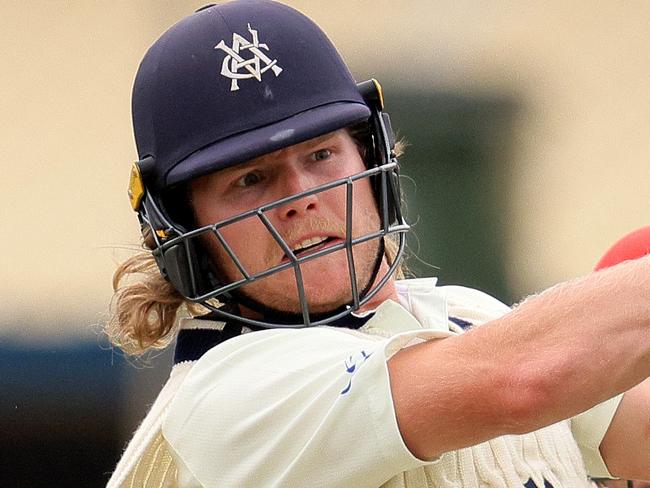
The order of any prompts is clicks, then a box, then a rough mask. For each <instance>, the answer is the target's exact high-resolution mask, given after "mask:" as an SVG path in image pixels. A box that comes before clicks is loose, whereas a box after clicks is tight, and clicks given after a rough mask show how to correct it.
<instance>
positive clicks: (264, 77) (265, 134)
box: [132, 0, 370, 190]
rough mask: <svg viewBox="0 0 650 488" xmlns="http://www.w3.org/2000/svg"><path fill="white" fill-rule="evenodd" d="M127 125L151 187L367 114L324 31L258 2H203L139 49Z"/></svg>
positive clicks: (184, 178) (172, 182)
mask: <svg viewBox="0 0 650 488" xmlns="http://www.w3.org/2000/svg"><path fill="white" fill-rule="evenodd" d="M132 110H133V125H134V132H135V139H136V145H137V149H138V155H139V158H140V159H141V160H142V159H144V158H147V157H150V158H152V160H153V164H148V165H147V168H144V169H146V174H143V177H144V179H145V181H146V182H147V186H148V188H149V189H150V190H151V189H154V190H161V189H165V188H168V187H170V186H173V185H176V184H178V183H182V182H185V181H188V180H190V179H192V178H196V177H198V176H201V175H204V174H207V173H210V172H213V171H216V170H219V169H223V168H226V167H229V166H233V165H235V164H238V163H241V162H243V161H247V160H249V159H252V158H255V157H258V156H260V155H262V154H266V153H269V152H272V151H275V150H277V149H281V148H283V147H287V146H290V145H293V144H296V143H298V142H302V141H305V140H307V139H310V138H313V137H316V136H318V135H321V134H324V133H327V132H331V131H333V130H336V129H339V128H342V127H345V126H348V125H351V124H354V123H357V122H361V121H363V120H366V119H368V117H369V116H370V109H369V108H368V106H367V105H366V104H365V103H364V100H363V98H362V96H361V95H360V93H359V91H358V89H357V85H356V83H355V81H354V79H353V78H352V75H351V74H350V71H349V70H348V68H347V66H346V65H345V63H344V62H343V60H342V59H341V56H340V55H339V53H338V52H337V51H336V49H335V47H334V46H333V45H332V43H331V42H330V40H329V39H328V38H327V36H326V35H325V33H324V32H323V31H322V30H321V29H320V28H319V27H318V26H317V25H316V24H315V23H314V22H313V21H311V20H310V19H309V18H307V17H306V16H304V15H303V14H301V13H300V12H298V11H296V10H294V9H292V8H290V7H288V6H286V5H282V4H279V3H276V2H272V1H267V0H235V1H232V2H229V3H225V4H220V5H215V6H211V7H208V8H204V9H202V10H200V11H198V12H196V13H194V14H192V15H190V16H188V17H186V18H184V19H183V20H181V21H180V22H178V23H177V24H175V25H174V26H172V27H171V28H170V29H169V30H168V31H167V32H165V33H164V34H163V35H162V36H161V37H160V38H159V39H158V40H157V41H156V42H155V43H154V44H153V45H152V46H151V48H150V49H149V50H148V51H147V53H146V55H145V57H144V59H143V60H142V62H141V64H140V68H139V70H138V73H137V75H136V79H135V83H134V87H133V98H132Z"/></svg>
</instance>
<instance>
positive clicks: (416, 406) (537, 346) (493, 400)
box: [389, 258, 650, 457]
mask: <svg viewBox="0 0 650 488" xmlns="http://www.w3.org/2000/svg"><path fill="white" fill-rule="evenodd" d="M649 297H650V260H649V259H648V258H645V259H642V260H638V261H636V262H631V263H625V264H624V265H621V266H618V267H616V268H612V269H610V270H605V271H602V272H600V273H597V274H594V275H590V276H587V277H585V278H581V279H578V280H574V281H572V282H569V283H565V284H562V285H558V286H556V287H554V288H552V289H550V290H547V291H546V292H544V293H542V294H540V295H538V296H535V297H533V298H530V299H528V300H526V301H525V302H524V303H522V304H521V305H520V306H518V307H517V308H516V309H515V310H514V311H513V312H512V313H510V314H508V315H506V316H504V317H502V318H500V319H498V320H495V321H493V322H490V323H488V324H485V325H484V326H481V327H477V328H475V329H474V330H472V331H470V332H468V333H467V334H463V335H461V336H458V337H453V338H449V339H445V340H442V341H435V342H429V343H426V344H422V345H419V346H415V347H411V348H408V349H406V350H404V351H402V352H400V353H399V354H397V355H396V356H395V357H394V358H393V359H391V361H390V363H389V369H390V372H391V385H392V388H393V395H394V401H395V407H396V410H397V416H398V422H399V424H400V430H401V431H402V434H403V436H404V439H405V441H406V442H407V445H409V447H411V448H412V449H413V450H414V453H416V454H418V455H421V456H423V457H431V456H435V455H437V454H440V453H441V452H445V451H447V450H451V449H456V448H460V447H465V446H467V445H472V444H475V443H478V442H481V441H483V440H487V439H489V438H493V437H496V436H498V435H502V434H512V433H522V432H527V431H532V430H535V429H538V428H540V427H543V426H545V425H550V424H552V423H554V422H557V421H559V420H562V419H565V418H569V417H571V416H573V415H576V414H577V413H579V412H582V411H584V410H586V409H588V408H589V407H591V406H593V405H595V404H597V403H599V402H601V401H604V400H606V399H608V398H610V397H612V396H614V395H616V394H617V393H620V392H622V391H625V390H627V389H629V388H631V387H632V386H634V385H635V384H637V383H639V382H641V381H643V379H645V378H646V377H648V376H649V375H650V299H649Z"/></svg>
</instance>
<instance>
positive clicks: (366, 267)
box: [213, 209, 383, 315]
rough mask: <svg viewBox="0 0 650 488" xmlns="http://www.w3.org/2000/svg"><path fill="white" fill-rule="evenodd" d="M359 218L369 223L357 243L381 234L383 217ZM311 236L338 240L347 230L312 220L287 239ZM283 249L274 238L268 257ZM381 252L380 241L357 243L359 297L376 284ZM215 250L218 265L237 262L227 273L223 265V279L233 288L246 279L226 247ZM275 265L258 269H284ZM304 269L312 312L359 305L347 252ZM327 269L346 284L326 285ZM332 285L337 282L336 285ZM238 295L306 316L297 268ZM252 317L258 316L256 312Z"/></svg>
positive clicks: (356, 218)
mask: <svg viewBox="0 0 650 488" xmlns="http://www.w3.org/2000/svg"><path fill="white" fill-rule="evenodd" d="M358 213H359V215H355V216H354V220H353V222H365V223H366V225H364V228H363V229H360V230H356V229H355V230H354V231H353V237H354V238H357V237H360V236H362V235H365V234H368V233H370V232H374V231H376V230H378V229H379V216H378V215H377V212H376V210H375V211H374V214H373V213H372V211H371V210H370V209H362V210H361V211H360V212H358ZM306 231H322V232H324V233H331V234H335V235H345V225H343V224H338V225H333V224H332V222H330V221H328V220H326V219H322V218H320V219H319V218H316V219H312V220H310V221H309V223H307V224H306V225H303V226H301V227H300V228H299V230H297V229H294V230H293V231H291V232H290V233H288V235H286V236H284V237H285V239H284V240H285V241H287V242H291V241H293V240H294V239H295V238H296V237H299V236H301V235H304V234H305V232H306ZM269 235H270V234H269ZM219 247H220V246H219ZM278 248H279V244H278V243H277V242H275V241H274V240H273V239H270V240H269V242H268V245H267V246H265V251H264V254H263V255H265V256H277V255H278ZM379 250H380V238H377V239H371V240H369V241H366V242H364V243H361V244H357V245H355V246H353V248H352V253H353V256H354V263H355V274H356V285H357V290H358V292H359V293H361V292H362V291H363V290H364V289H366V288H367V287H368V285H369V284H370V283H369V282H370V280H371V279H373V278H374V276H373V275H374V273H373V271H374V269H375V267H376V264H377V260H378V259H381V258H383V256H382V257H380V256H378V254H379ZM213 251H214V252H215V253H216V254H217V255H218V256H219V257H218V258H217V259H218V262H221V263H224V262H230V263H231V266H230V267H229V269H228V270H225V269H224V267H222V266H220V268H221V269H220V273H219V274H220V275H221V276H227V277H228V283H230V282H233V281H237V280H239V279H241V278H242V276H241V274H240V273H239V271H237V270H236V268H235V267H234V263H232V261H231V260H230V258H229V257H228V256H227V254H226V253H225V250H223V249H222V248H221V249H214V247H213ZM213 254H214V253H213ZM270 261H271V260H269V262H266V263H265V264H264V265H262V266H261V268H262V269H255V270H254V271H255V272H256V273H259V272H262V271H264V270H266V269H269V268H272V267H273V266H277V265H278V264H279V263H273V262H270ZM300 268H301V273H302V276H303V279H302V281H303V287H304V290H305V296H306V298H307V302H308V304H309V312H310V313H316V314H322V313H326V312H330V311H333V310H336V309H337V308H339V307H341V306H343V305H346V304H348V303H351V302H352V301H353V297H352V287H351V277H350V272H349V268H348V261H347V256H346V251H345V249H341V250H338V251H335V252H333V253H330V254H327V255H324V256H321V257H318V258H314V259H312V260H310V261H308V262H305V263H302V264H301V265H300ZM324 270H334V271H335V275H336V276H340V279H337V280H323V279H322V277H323V271H324ZM325 276H328V273H327V272H325ZM330 281H336V283H332V282H330ZM237 294H239V295H243V296H244V297H245V298H247V299H249V300H252V301H254V302H257V303H259V304H262V305H263V306H264V307H266V308H270V309H273V310H277V311H279V312H282V313H301V311H302V309H301V304H300V295H299V292H298V285H297V279H296V273H295V271H294V269H293V268H289V269H286V270H283V271H280V272H278V273H274V274H272V275H269V276H267V277H265V278H262V279H259V280H257V281H255V282H252V283H248V284H245V285H243V286H242V287H240V288H239V289H238V290H237ZM252 315H256V314H255V313H252Z"/></svg>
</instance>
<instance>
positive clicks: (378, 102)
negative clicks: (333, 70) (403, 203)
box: [357, 78, 403, 229]
mask: <svg viewBox="0 0 650 488" xmlns="http://www.w3.org/2000/svg"><path fill="white" fill-rule="evenodd" d="M357 87H358V89H359V93H361V96H362V97H363V100H364V101H365V102H366V104H367V105H368V106H369V107H370V110H371V116H370V120H369V123H370V127H371V148H370V150H371V151H372V161H373V164H374V165H378V164H386V163H389V162H393V161H395V162H396V161H397V156H396V155H395V133H394V131H393V127H392V125H391V123H390V116H389V115H388V114H387V113H386V112H384V92H383V89H382V87H381V84H380V83H379V81H377V80H376V79H374V78H372V79H370V80H367V81H362V82H361V83H358V84H357ZM383 177H385V178H386V179H387V181H386V183H385V184H386V185H387V188H386V191H382V189H381V188H380V186H381V185H383V184H384V183H383V181H384V180H383V179H382V178H383ZM373 186H374V191H375V196H376V198H377V203H378V205H379V209H380V212H381V217H382V222H383V226H384V229H387V228H388V226H389V225H390V224H391V223H396V222H397V223H401V222H402V220H403V219H402V210H401V207H400V205H399V198H400V197H399V195H401V193H400V184H399V167H398V166H397V167H395V169H394V170H393V171H390V172H388V173H386V174H384V175H383V176H382V177H376V178H374V181H373ZM382 196H383V197H384V198H382ZM396 202H398V203H396Z"/></svg>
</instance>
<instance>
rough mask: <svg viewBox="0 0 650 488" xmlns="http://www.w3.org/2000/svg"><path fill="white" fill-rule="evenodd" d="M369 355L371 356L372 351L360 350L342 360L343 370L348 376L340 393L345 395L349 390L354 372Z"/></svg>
mask: <svg viewBox="0 0 650 488" xmlns="http://www.w3.org/2000/svg"><path fill="white" fill-rule="evenodd" d="M370 356H372V353H370V354H368V353H367V352H366V351H361V352H359V353H358V354H355V355H354V356H350V357H349V358H348V359H346V360H345V361H344V362H343V363H344V364H345V372H346V373H347V374H348V375H349V377H348V384H347V385H346V387H345V388H343V389H342V390H341V395H345V394H346V393H347V392H349V391H350V388H352V377H353V376H354V373H356V372H357V371H358V370H359V368H360V367H361V365H362V364H363V363H365V362H366V361H367V360H368V358H369V357H370Z"/></svg>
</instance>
